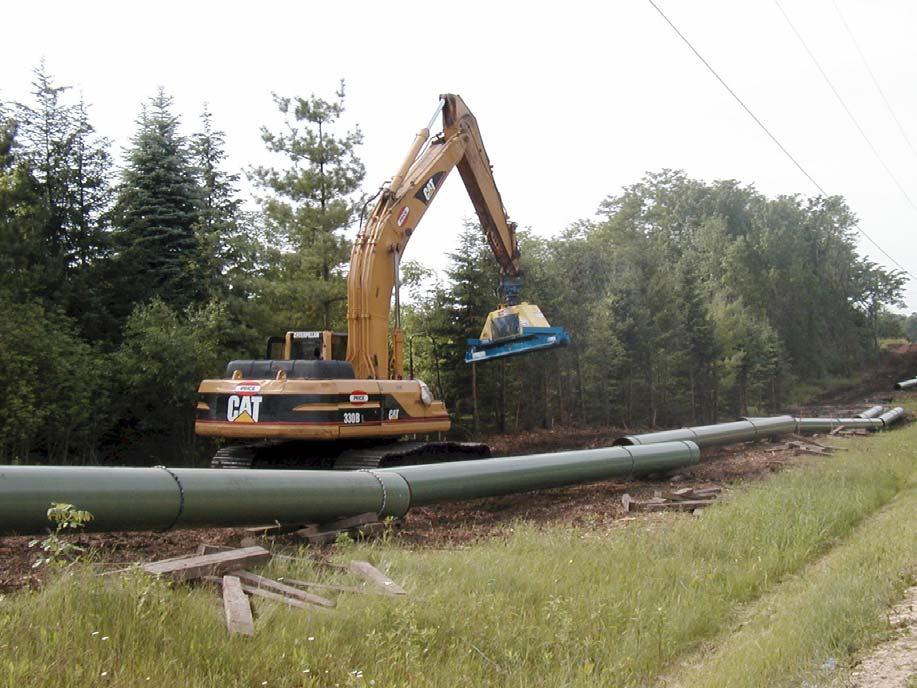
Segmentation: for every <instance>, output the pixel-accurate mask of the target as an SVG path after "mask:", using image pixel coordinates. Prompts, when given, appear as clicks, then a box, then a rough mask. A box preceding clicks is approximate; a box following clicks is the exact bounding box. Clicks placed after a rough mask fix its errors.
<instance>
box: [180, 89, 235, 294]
mask: <svg viewBox="0 0 917 688" xmlns="http://www.w3.org/2000/svg"><path fill="white" fill-rule="evenodd" d="M225 142H226V135H225V133H224V132H222V131H220V130H217V129H214V128H213V115H212V114H211V113H210V110H209V108H208V107H206V106H205V107H204V111H203V113H202V114H201V131H199V132H198V133H196V134H194V135H193V136H192V137H191V156H192V161H193V163H194V165H195V167H196V168H197V174H198V179H199V183H200V186H201V207H200V214H199V216H198V224H197V235H198V243H199V245H200V251H201V262H202V266H203V267H204V271H205V275H206V280H207V282H208V284H209V286H210V291H211V292H213V291H219V292H220V293H221V294H223V293H225V291H226V287H228V286H229V285H226V284H224V283H223V276H224V272H225V271H226V270H227V269H228V268H229V267H230V264H231V263H232V261H233V258H232V252H233V238H234V237H236V236H237V235H238V234H239V232H240V231H241V228H240V224H241V219H242V217H243V215H242V201H241V199H240V198H239V196H238V183H239V178H240V175H239V174H237V173H232V172H227V171H226V170H225V169H224V167H225V164H226V150H225Z"/></svg>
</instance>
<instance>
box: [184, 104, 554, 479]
mask: <svg viewBox="0 0 917 688" xmlns="http://www.w3.org/2000/svg"><path fill="white" fill-rule="evenodd" d="M440 112H441V113H442V121H443V130H442V132H441V133H439V134H437V135H435V136H432V137H431V135H430V128H431V127H432V126H433V124H434V122H435V121H436V119H437V118H438V117H439V114H440ZM454 167H458V169H459V173H460V175H461V177H462V181H464V183H465V188H466V189H467V191H468V195H469V196H470V197H471V201H472V204H473V205H474V208H475V211H476V212H477V215H478V218H479V220H480V224H481V228H482V230H483V231H484V233H485V235H486V236H487V240H488V243H489V244H490V247H491V249H493V253H494V256H495V257H496V259H497V262H498V264H499V266H500V273H501V276H502V290H503V294H504V297H503V298H504V300H505V301H506V303H505V304H504V305H503V306H502V307H501V308H500V309H498V310H497V311H494V312H492V313H491V314H490V315H489V316H488V318H487V322H486V323H485V325H484V329H483V331H482V334H481V338H480V339H475V340H469V350H468V353H467V354H466V357H465V360H466V361H468V362H471V363H475V362H483V361H487V360H491V359H493V358H499V357H503V356H512V355H516V354H521V353H528V352H531V351H536V350H541V349H548V348H553V347H556V346H563V345H564V344H566V343H567V342H569V337H568V336H567V334H566V332H565V331H564V330H563V329H562V328H558V327H550V326H549V324H548V322H547V320H546V319H545V317H544V315H542V313H541V311H540V310H539V308H538V307H537V306H534V305H532V304H527V303H524V302H519V301H518V296H519V284H520V274H521V273H520V269H519V247H518V244H517V241H516V225H515V224H514V223H512V222H510V221H509V218H508V217H507V214H506V210H505V209H504V207H503V202H502V200H501V198H500V193H499V191H498V190H497V186H496V183H495V182H494V178H493V173H492V171H491V165H490V161H489V159H488V157H487V153H486V152H485V150H484V144H483V142H482V140H481V133H480V131H479V130H478V125H477V122H476V121H475V118H474V115H472V114H471V112H470V111H469V110H468V108H467V106H466V105H465V103H464V101H463V100H462V99H461V98H460V97H459V96H457V95H451V94H446V95H443V96H440V101H439V105H438V107H437V109H436V112H435V113H434V115H433V118H432V119H431V121H430V124H429V125H428V126H427V127H425V128H423V129H421V130H420V132H418V134H417V135H416V137H415V139H414V143H413V145H412V146H411V149H410V151H409V153H408V155H407V157H406V158H405V160H404V162H403V163H402V165H401V167H400V168H399V170H398V172H397V173H396V174H395V176H394V177H393V178H392V179H391V182H390V183H389V184H388V186H387V187H386V188H384V189H383V191H382V192H381V193H380V196H379V199H378V201H377V202H376V204H375V206H374V208H373V210H372V211H371V213H370V214H369V216H368V217H367V219H366V222H365V223H364V224H363V225H362V226H361V228H360V231H359V234H358V236H357V238H356V240H355V242H354V245H353V251H352V254H351V261H350V272H349V274H348V277H347V333H346V334H343V333H338V332H330V331H317V332H316V331H291V332H287V333H286V335H285V336H284V337H272V338H271V339H270V340H269V341H268V347H267V358H266V359H263V360H237V361H232V362H231V363H229V365H228V366H227V369H226V374H225V376H224V378H223V379H219V380H204V381H203V382H202V383H201V385H200V388H199V389H198V393H199V399H198V404H197V418H196V422H195V432H196V433H197V434H198V435H201V436H206V437H220V438H226V439H229V440H232V441H234V442H235V444H232V445H229V446H226V447H223V448H222V449H220V450H219V451H218V452H217V454H216V456H215V457H214V458H213V461H212V464H211V465H212V466H214V467H219V468H230V467H233V468H244V467H251V466H253V465H259V466H262V465H274V466H278V465H279V466H297V467H323V468H329V467H333V468H341V469H358V468H375V467H379V466H387V465H398V464H402V463H423V462H429V461H447V460H454V459H468V458H477V457H483V456H487V455H489V449H488V448H487V446H486V445H483V444H480V443H463V442H445V441H424V440H413V441H409V440H407V439H405V438H406V437H408V436H414V437H417V436H430V435H433V434H435V433H445V432H446V431H448V430H449V428H450V419H449V415H448V413H447V411H446V407H445V404H444V403H443V402H442V401H438V400H436V399H434V398H433V395H432V394H431V392H430V390H429V388H428V387H427V386H426V385H425V384H424V383H423V382H421V381H420V380H414V379H405V377H404V333H403V331H402V329H401V322H400V295H399V263H400V261H401V256H402V255H403V254H404V250H405V247H406V246H407V243H408V240H409V239H410V238H411V235H412V234H413V232H414V231H415V230H416V229H417V226H418V224H419V223H420V221H421V219H422V218H423V216H424V213H426V211H427V209H428V208H429V206H430V204H431V203H432V201H433V199H434V198H435V197H436V194H437V193H438V192H439V190H440V188H441V187H442V185H443V182H444V181H445V179H446V177H447V175H448V174H449V172H450V171H451V170H452V169H453V168H454ZM393 292H394V301H395V304H394V327H392V328H391V331H390V316H391V310H392V296H393ZM390 352H391V355H390Z"/></svg>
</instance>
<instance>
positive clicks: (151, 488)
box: [0, 466, 410, 534]
mask: <svg viewBox="0 0 917 688" xmlns="http://www.w3.org/2000/svg"><path fill="white" fill-rule="evenodd" d="M54 502H64V503H68V504H74V505H76V506H77V507H79V508H80V509H85V510H87V511H89V512H91V513H92V515H93V517H94V518H93V521H92V522H91V523H90V524H89V525H88V527H87V530H96V531H116V530H123V531H127V530H168V529H170V528H197V527H207V526H215V527H220V526H226V527H229V526H249V525H264V524H266V523H273V522H275V521H279V522H280V523H322V522H327V521H332V520H335V519H338V518H344V517H347V516H355V515H357V514H363V513H367V512H372V513H378V514H380V515H382V516H401V515H403V514H404V513H405V512H407V510H408V508H409V505H410V490H409V488H408V486H407V484H406V483H405V482H404V480H402V479H401V478H400V477H399V476H397V475H386V476H381V475H377V474H374V473H369V472H359V471H358V472H352V473H342V472H339V471H296V470H290V471H280V470H278V471H274V470H262V471H257V470H256V471H229V470H226V471H218V470H212V469H207V468H170V469H166V468H104V467H69V466H2V467H0V533H20V534H31V533H37V532H43V531H44V530H45V529H46V528H47V527H48V526H49V522H48V520H47V514H46V512H47V509H48V507H49V506H50V505H51V504H52V503H54Z"/></svg>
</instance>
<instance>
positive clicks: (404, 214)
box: [398, 206, 411, 227]
mask: <svg viewBox="0 0 917 688" xmlns="http://www.w3.org/2000/svg"><path fill="white" fill-rule="evenodd" d="M410 212H411V209H410V208H408V207H407V206H404V207H403V208H402V209H401V212H400V213H398V226H399V227H400V226H401V225H403V224H404V221H405V220H407V219H408V213H410Z"/></svg>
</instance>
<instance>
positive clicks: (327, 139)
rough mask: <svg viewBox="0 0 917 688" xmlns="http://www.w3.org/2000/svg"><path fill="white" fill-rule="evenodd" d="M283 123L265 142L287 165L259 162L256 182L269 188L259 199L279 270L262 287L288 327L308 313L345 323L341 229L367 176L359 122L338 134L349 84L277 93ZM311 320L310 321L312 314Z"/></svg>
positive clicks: (328, 322)
mask: <svg viewBox="0 0 917 688" xmlns="http://www.w3.org/2000/svg"><path fill="white" fill-rule="evenodd" d="M274 101H275V103H276V104H277V107H278V109H279V110H280V112H281V113H282V114H283V115H284V117H285V119H286V130H285V131H284V132H280V133H273V132H271V131H269V130H268V129H267V128H264V129H262V138H263V140H264V142H265V145H266V146H267V149H268V150H269V151H270V152H272V153H278V154H280V155H283V156H285V157H286V158H287V160H288V163H289V164H288V166H287V167H285V168H282V169H276V168H269V167H259V168H257V169H255V170H254V171H253V176H254V179H255V181H256V182H257V183H258V185H259V186H260V187H261V189H262V190H264V191H265V192H267V195H265V196H264V197H262V198H261V199H260V200H261V204H262V208H263V211H264V215H265V218H266V220H267V223H268V228H269V230H270V231H271V237H272V239H273V240H274V242H273V243H275V245H277V246H279V247H280V249H279V251H278V253H277V255H275V261H276V269H275V271H273V272H272V273H271V274H269V275H267V277H266V280H265V284H264V291H265V294H266V295H267V297H268V298H269V299H270V300H271V302H272V304H273V305H274V308H275V310H277V311H279V312H280V313H282V314H283V316H285V317H286V318H288V321H287V327H290V326H291V325H292V324H294V322H295V323H299V322H302V319H303V318H304V317H305V318H310V319H313V320H312V322H315V323H321V326H322V327H323V328H325V329H328V328H330V327H331V326H332V324H333V323H342V317H341V316H342V315H343V313H344V308H343V306H344V301H345V298H346V287H345V277H344V271H343V266H344V265H345V264H346V263H347V260H348V257H349V255H350V247H349V243H348V241H347V240H346V239H345V238H344V236H343V230H344V229H345V228H346V227H347V226H348V225H349V224H350V223H351V221H352V220H353V219H354V216H355V211H356V210H357V208H358V206H359V202H360V198H359V196H358V195H357V192H358V190H359V188H360V184H361V183H362V181H363V176H364V173H365V172H364V168H363V163H362V162H361V161H360V159H359V158H358V157H357V153H356V149H357V146H359V145H360V144H361V143H362V141H363V136H362V134H361V133H360V130H359V128H355V129H352V130H350V131H347V132H343V133H338V126H339V120H340V118H341V115H342V114H343V112H344V84H343V82H342V83H341V87H340V89H339V91H338V92H337V94H336V99H335V100H333V101H327V100H324V99H322V98H318V97H316V96H314V95H313V96H311V97H310V98H308V99H305V98H282V97H279V96H276V95H275V96H274ZM307 322H308V321H307Z"/></svg>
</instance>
